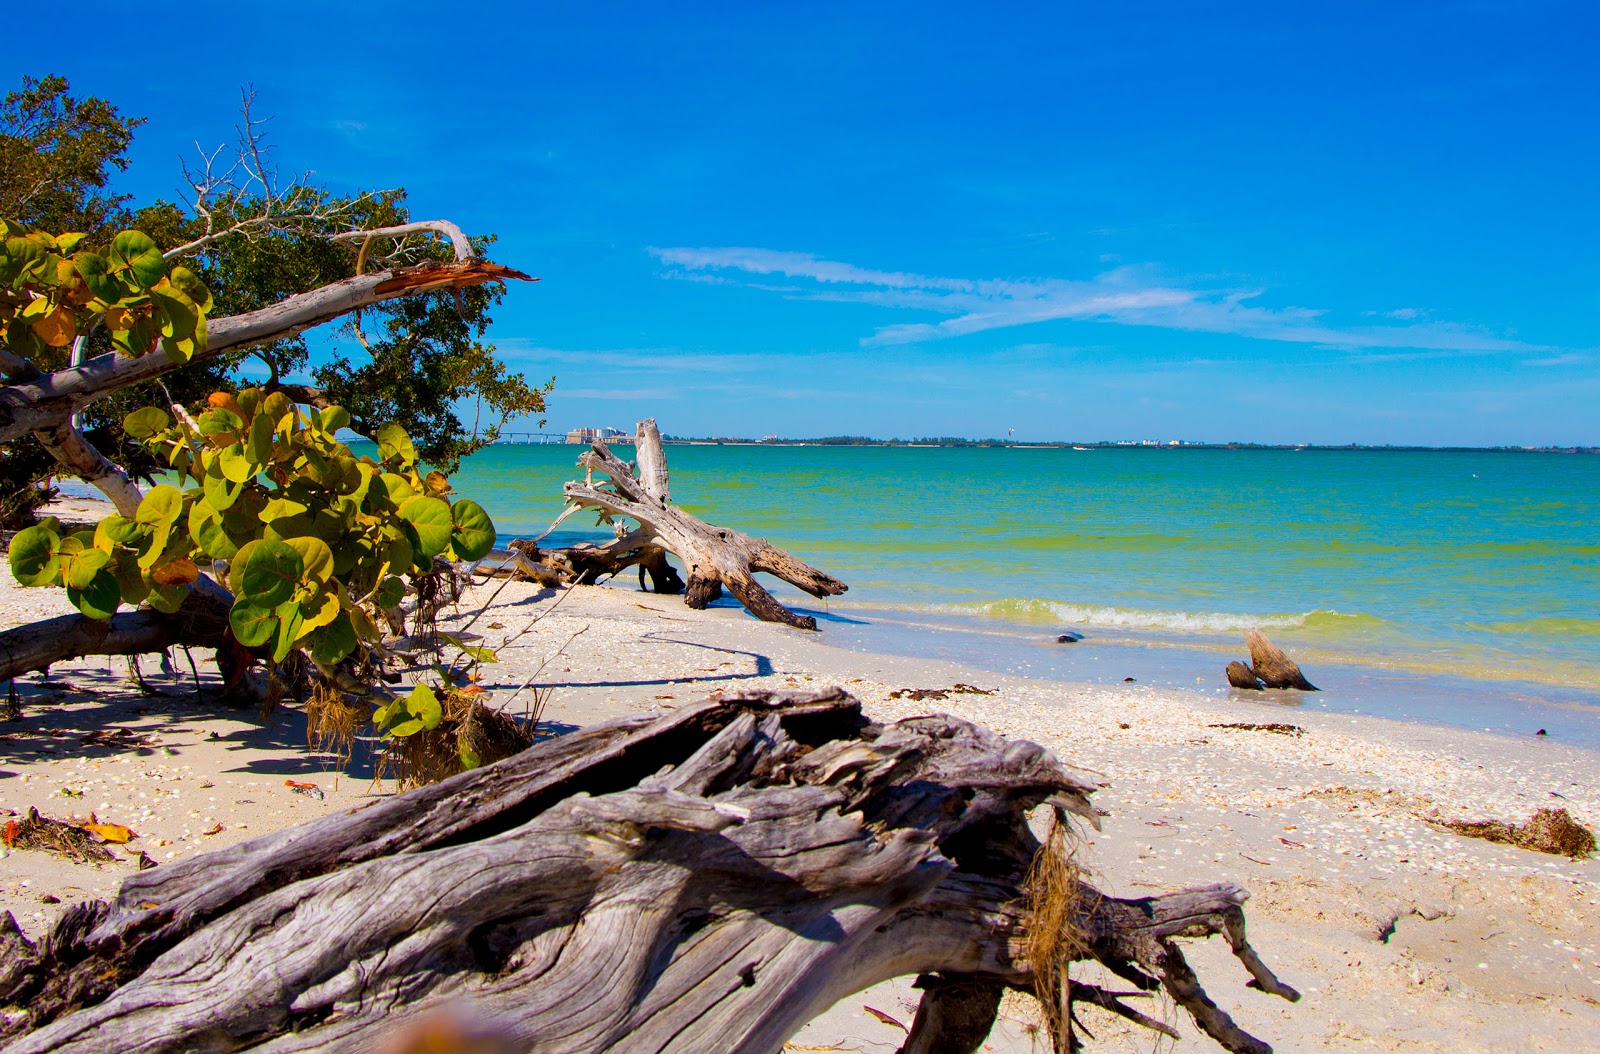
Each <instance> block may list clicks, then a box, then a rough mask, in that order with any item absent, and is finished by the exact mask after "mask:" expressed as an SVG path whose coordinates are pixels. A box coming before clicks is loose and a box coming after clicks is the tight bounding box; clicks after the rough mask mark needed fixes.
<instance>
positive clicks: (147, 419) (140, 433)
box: [122, 406, 172, 439]
mask: <svg viewBox="0 0 1600 1054" xmlns="http://www.w3.org/2000/svg"><path fill="white" fill-rule="evenodd" d="M171 424H172V418H171V417H169V416H167V412H166V411H165V410H163V409H161V408H160V407H159V406H146V407H143V408H142V409H138V410H135V411H134V412H133V413H131V414H129V415H128V416H127V417H124V418H123V419H122V430H123V431H124V432H126V433H128V434H129V435H131V436H133V438H135V439H149V438H150V437H151V436H153V435H155V434H156V433H157V432H162V431H165V430H166V429H167V427H168V426H169V425H171Z"/></svg>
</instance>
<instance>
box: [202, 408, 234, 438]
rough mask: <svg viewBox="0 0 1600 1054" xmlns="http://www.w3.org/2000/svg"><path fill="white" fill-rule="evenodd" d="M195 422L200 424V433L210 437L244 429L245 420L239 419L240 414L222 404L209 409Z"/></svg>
mask: <svg viewBox="0 0 1600 1054" xmlns="http://www.w3.org/2000/svg"><path fill="white" fill-rule="evenodd" d="M195 423H196V424H198V425H199V426H200V434H201V435H203V436H206V437H208V438H209V437H210V436H214V435H222V434H224V433H227V432H242V431H244V422H243V421H242V420H240V419H239V415H238V414H236V413H234V412H233V411H232V410H229V409H227V408H226V407H222V406H218V407H214V408H213V409H210V410H207V411H206V412H205V413H203V414H201V415H200V418H199V420H197V421H196V422H195Z"/></svg>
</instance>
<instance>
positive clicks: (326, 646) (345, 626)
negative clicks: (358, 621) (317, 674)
mask: <svg viewBox="0 0 1600 1054" xmlns="http://www.w3.org/2000/svg"><path fill="white" fill-rule="evenodd" d="M355 648H356V629H355V626H354V624H352V623H351V621H350V616H349V614H347V613H346V612H344V611H340V612H339V614H338V615H336V616H334V619H333V621H332V622H330V623H328V624H327V625H326V626H323V627H322V628H321V629H318V630H315V631H313V632H312V634H311V658H312V659H314V660H315V661H317V662H320V663H321V664H322V665H324V666H332V665H333V664H334V663H336V662H338V661H339V660H340V659H342V658H344V657H345V656H346V655H349V654H350V653H351V652H352V651H355Z"/></svg>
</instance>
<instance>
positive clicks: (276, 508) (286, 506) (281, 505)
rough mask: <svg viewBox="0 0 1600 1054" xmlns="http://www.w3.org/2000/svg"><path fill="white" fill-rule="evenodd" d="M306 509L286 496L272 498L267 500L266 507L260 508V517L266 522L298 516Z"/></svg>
mask: <svg viewBox="0 0 1600 1054" xmlns="http://www.w3.org/2000/svg"><path fill="white" fill-rule="evenodd" d="M305 511H306V507H305V506H304V505H302V504H301V503H300V502H298V501H291V500H289V499H288V498H273V499H272V500H271V501H268V502H267V507H266V508H265V509H262V510H261V519H262V520H263V521H264V522H266V523H271V522H272V521H273V520H281V519H284V518H286V517H289V516H298V515H300V514H301V513H302V512H305Z"/></svg>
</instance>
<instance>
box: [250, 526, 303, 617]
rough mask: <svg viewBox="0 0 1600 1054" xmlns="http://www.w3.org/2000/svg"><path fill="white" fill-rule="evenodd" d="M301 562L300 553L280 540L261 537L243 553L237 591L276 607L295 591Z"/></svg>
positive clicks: (301, 569) (263, 605) (301, 568)
mask: <svg viewBox="0 0 1600 1054" xmlns="http://www.w3.org/2000/svg"><path fill="white" fill-rule="evenodd" d="M303 570H304V565H303V564H302V563H301V561H300V554H299V553H297V552H295V551H294V550H293V549H292V548H290V547H289V546H288V545H286V544H285V543H283V542H277V541H273V540H271V539H263V540H262V541H259V542H257V543H256V544H255V546H254V547H253V548H251V550H250V552H249V553H248V554H247V555H246V558H245V563H244V570H243V573H242V574H241V576H240V579H239V583H240V587H241V589H240V595H241V596H244V597H248V598H249V599H250V602H251V603H253V604H256V605H258V606H260V607H263V608H275V607H277V606H278V605H279V604H282V603H283V602H284V601H286V600H288V599H289V598H290V597H291V596H293V595H294V587H295V586H296V585H298V584H299V582H300V575H301V573H302V571H303Z"/></svg>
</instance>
